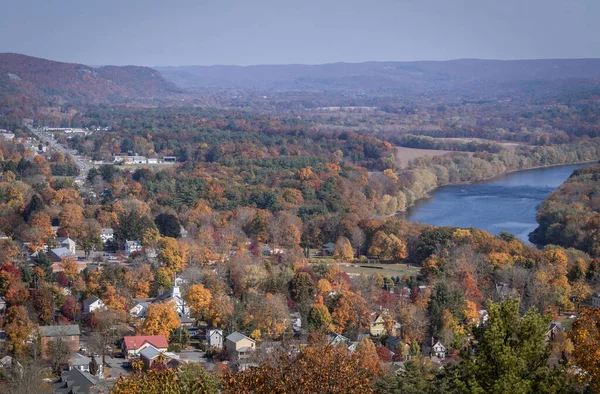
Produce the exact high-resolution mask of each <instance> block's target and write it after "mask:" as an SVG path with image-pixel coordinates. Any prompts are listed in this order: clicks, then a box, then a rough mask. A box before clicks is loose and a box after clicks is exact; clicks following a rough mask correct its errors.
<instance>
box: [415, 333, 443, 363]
mask: <svg viewBox="0 0 600 394" xmlns="http://www.w3.org/2000/svg"><path fill="white" fill-rule="evenodd" d="M421 349H422V350H421V351H422V353H423V356H426V357H437V358H438V359H440V360H443V359H444V358H446V346H444V344H443V343H442V342H441V341H436V340H435V339H434V338H433V337H429V338H427V339H425V341H424V342H423V345H422V346H421Z"/></svg>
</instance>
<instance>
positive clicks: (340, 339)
mask: <svg viewBox="0 0 600 394" xmlns="http://www.w3.org/2000/svg"><path fill="white" fill-rule="evenodd" d="M327 342H328V343H329V345H331V346H338V345H344V346H348V345H349V344H350V340H349V339H348V338H346V337H345V336H343V335H340V334H329V335H328V336H327Z"/></svg>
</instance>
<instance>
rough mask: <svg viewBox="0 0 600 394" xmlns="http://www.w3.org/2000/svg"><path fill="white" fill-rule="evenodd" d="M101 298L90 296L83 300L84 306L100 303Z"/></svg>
mask: <svg viewBox="0 0 600 394" xmlns="http://www.w3.org/2000/svg"><path fill="white" fill-rule="evenodd" d="M99 299H100V298H98V297H96V296H89V297H88V298H86V299H85V300H83V304H84V305H91V304H93V303H94V302H96V301H98V300H99Z"/></svg>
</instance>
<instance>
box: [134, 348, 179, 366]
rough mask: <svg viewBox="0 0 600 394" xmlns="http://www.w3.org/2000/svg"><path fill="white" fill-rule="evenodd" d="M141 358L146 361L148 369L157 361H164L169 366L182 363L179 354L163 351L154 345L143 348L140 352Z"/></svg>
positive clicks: (145, 364)
mask: <svg viewBox="0 0 600 394" xmlns="http://www.w3.org/2000/svg"><path fill="white" fill-rule="evenodd" d="M161 356H162V360H161ZM140 360H141V361H142V362H143V363H144V367H145V368H146V369H150V368H152V367H153V366H154V365H155V364H156V363H157V362H161V363H164V364H165V365H166V366H167V367H168V368H175V367H178V366H179V365H181V364H182V362H181V361H180V360H179V356H178V355H177V354H175V353H172V352H162V351H160V350H158V349H157V348H155V347H154V346H148V347H146V348H145V349H144V350H142V351H141V352H140Z"/></svg>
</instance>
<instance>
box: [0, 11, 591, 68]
mask: <svg viewBox="0 0 600 394" xmlns="http://www.w3.org/2000/svg"><path fill="white" fill-rule="evenodd" d="M0 10H2V11H1V12H0V52H16V53H23V54H26V55H31V56H37V57H43V58H47V59H52V60H59V61H65V62H76V63H84V64H88V65H105V64H115V65H126V64H135V65H146V66H178V65H214V64H233V65H251V64H289V63H301V64H321V63H332V62H362V61H411V60H449V59H460V58H481V59H540V58H591V57H596V58H598V57H600V23H598V21H597V19H598V16H599V15H600V1H599V0H360V1H359V0H337V1H333V0H295V1H289V0H91V1H90V0H0Z"/></svg>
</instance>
